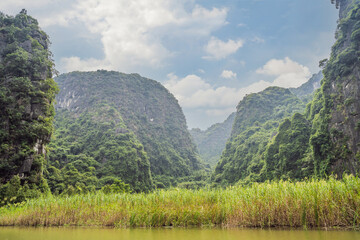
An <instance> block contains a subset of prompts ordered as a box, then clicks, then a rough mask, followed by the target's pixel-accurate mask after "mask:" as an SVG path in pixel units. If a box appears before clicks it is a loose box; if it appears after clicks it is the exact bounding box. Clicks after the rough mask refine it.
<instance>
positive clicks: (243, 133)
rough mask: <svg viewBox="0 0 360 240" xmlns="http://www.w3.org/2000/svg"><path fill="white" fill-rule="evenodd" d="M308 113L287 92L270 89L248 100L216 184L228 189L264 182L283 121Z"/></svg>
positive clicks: (238, 114) (217, 172) (240, 109)
mask: <svg viewBox="0 0 360 240" xmlns="http://www.w3.org/2000/svg"><path fill="white" fill-rule="evenodd" d="M304 109H305V104H304V103H303V102H302V101H301V100H300V99H299V98H297V97H296V96H295V95H294V94H292V93H291V92H290V90H288V89H284V88H279V87H269V88H267V89H265V90H264V91H262V92H260V93H252V94H249V95H247V96H246V97H244V99H243V100H241V101H240V103H239V104H238V106H237V111H236V116H235V120H234V124H233V128H232V131H231V136H230V140H229V141H228V142H227V143H226V147H225V150H224V151H223V153H222V156H221V158H220V161H219V163H218V164H217V165H216V168H215V173H214V177H213V179H214V181H215V182H216V183H221V184H222V185H227V184H234V183H236V182H237V181H239V180H248V181H259V180H261V169H262V168H263V167H264V161H263V160H262V154H263V153H264V152H265V150H266V145H267V143H268V142H269V141H270V140H271V139H272V138H273V137H274V136H275V135H276V134H277V131H278V126H279V124H280V123H281V121H282V119H283V118H285V117H291V116H292V115H293V114H294V113H295V112H302V111H304Z"/></svg>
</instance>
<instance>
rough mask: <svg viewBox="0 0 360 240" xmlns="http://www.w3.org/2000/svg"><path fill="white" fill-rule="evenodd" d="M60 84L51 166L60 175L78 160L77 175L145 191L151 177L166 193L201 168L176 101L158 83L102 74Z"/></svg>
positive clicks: (72, 76)
mask: <svg viewBox="0 0 360 240" xmlns="http://www.w3.org/2000/svg"><path fill="white" fill-rule="evenodd" d="M56 81H57V83H58V84H59V88H60V92H59V94H58V96H57V103H58V104H57V106H56V113H57V114H56V132H55V135H56V138H55V139H54V142H53V143H52V148H53V151H52V153H51V155H50V160H51V163H52V165H53V167H55V168H56V169H57V170H59V169H64V168H65V167H66V166H67V165H68V164H69V163H71V162H78V160H79V159H80V160H81V161H82V162H81V164H80V165H81V166H76V164H72V165H73V166H74V167H75V169H76V171H78V172H79V174H85V173H87V174H88V175H89V176H96V177H97V178H98V179H100V180H101V178H104V177H109V176H111V177H118V178H120V179H121V180H123V181H125V183H129V184H131V186H132V187H133V188H135V189H136V190H146V189H149V188H150V187H151V175H152V178H153V180H154V183H155V184H156V185H157V186H158V187H161V186H162V187H164V186H169V185H170V184H171V183H174V181H175V182H176V179H178V178H180V177H186V176H190V175H191V174H193V173H194V171H196V170H200V169H201V168H202V167H203V166H202V164H201V163H200V161H199V157H198V154H197V151H196V147H195V145H194V144H193V142H192V140H191V137H190V134H189V132H188V130H187V127H186V121H185V117H184V115H183V112H182V110H181V108H180V106H179V104H178V102H177V100H176V99H175V98H174V97H173V95H172V94H170V93H169V92H168V90H166V89H165V88H164V87H163V86H162V85H161V84H160V83H158V82H156V81H153V80H150V79H147V78H143V77H141V76H140V75H138V74H123V73H119V72H114V71H104V70H98V71H96V72H72V73H68V74H63V75H60V76H59V77H57V78H56ZM81 157H84V158H86V159H85V160H82V159H81ZM93 160H95V161H93ZM89 167H93V168H95V172H94V173H93V175H91V174H90V173H91V171H89V170H88V168H89ZM57 170H54V171H57ZM149 170H150V171H149ZM64 171H66V169H64ZM150 172H151V174H150ZM64 174H65V173H63V174H62V175H64ZM84 184H85V185H86V183H85V182H84ZM52 187H53V188H56V179H54V181H53V182H52ZM60 188H61V186H60ZM59 190H60V189H59Z"/></svg>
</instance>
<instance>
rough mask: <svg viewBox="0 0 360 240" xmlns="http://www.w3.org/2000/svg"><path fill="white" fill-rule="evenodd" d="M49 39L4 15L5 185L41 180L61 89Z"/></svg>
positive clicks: (0, 69) (0, 150)
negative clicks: (15, 179) (13, 180)
mask: <svg viewBox="0 0 360 240" xmlns="http://www.w3.org/2000/svg"><path fill="white" fill-rule="evenodd" d="M48 48H49V39H48V36H47V35H46V34H45V33H44V32H43V31H42V30H41V29H40V28H39V26H38V22H37V21H36V20H35V19H34V18H32V17H30V16H28V15H27V14H26V11H25V10H23V11H21V13H20V14H18V15H16V16H15V17H11V16H6V15H4V14H2V13H0V183H1V182H2V183H3V182H6V181H8V180H9V179H10V178H12V177H13V176H14V175H17V174H18V175H19V176H20V178H22V179H25V180H26V181H27V182H28V183H39V182H40V181H41V179H42V171H43V162H44V155H45V153H46V151H45V145H46V144H47V143H48V142H49V141H50V136H51V134H52V131H53V123H52V122H53V116H54V107H53V102H54V98H55V94H56V92H57V87H56V84H55V82H54V81H53V79H51V77H52V71H53V62H52V60H51V53H50V51H49V49H48Z"/></svg>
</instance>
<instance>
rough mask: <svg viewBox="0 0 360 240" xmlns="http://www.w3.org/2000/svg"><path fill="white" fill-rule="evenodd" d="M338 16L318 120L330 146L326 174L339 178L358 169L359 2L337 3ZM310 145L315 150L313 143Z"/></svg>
mask: <svg viewBox="0 0 360 240" xmlns="http://www.w3.org/2000/svg"><path fill="white" fill-rule="evenodd" d="M339 16H340V19H339V25H338V30H337V32H336V43H335V44H334V46H333V47H332V52H331V56H330V59H329V61H328V63H327V65H326V67H325V68H324V76H325V77H324V81H323V89H322V94H323V102H324V103H325V104H324V106H325V107H324V109H323V111H324V113H323V114H322V115H321V120H322V121H325V122H326V124H328V126H327V131H328V132H329V134H328V135H329V137H330V139H331V141H330V143H331V144H332V145H333V149H332V151H330V154H328V161H327V162H326V163H327V165H326V169H327V172H334V173H336V174H338V175H341V174H342V173H343V172H348V173H352V174H356V173H358V172H359V169H360V147H359V144H360V88H359V86H360V67H359V66H360V65H359V64H360V61H359V59H360V58H359V57H360V1H358V0H354V1H353V0H342V1H340V13H339ZM318 131H319V130H318ZM313 146H314V148H315V149H316V148H317V147H318V145H317V144H316V142H315V144H314V145H313ZM320 154H321V155H322V156H325V154H323V153H320ZM315 157H319V156H318V155H316V152H315ZM323 161H325V160H323ZM324 167H325V166H324Z"/></svg>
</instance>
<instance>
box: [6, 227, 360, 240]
mask: <svg viewBox="0 0 360 240" xmlns="http://www.w3.org/2000/svg"><path fill="white" fill-rule="evenodd" d="M193 239H194V240H247V239H249V240H265V239H266V240H306V239H309V240H320V239H326V240H338V239H340V240H355V239H360V232H356V231H317V230H308V231H303V230H264V229H199V228H193V229H182V228H173V229H172V228H160V229H97V228H92V229H89V228H11V227H2V228H0V240H193Z"/></svg>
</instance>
